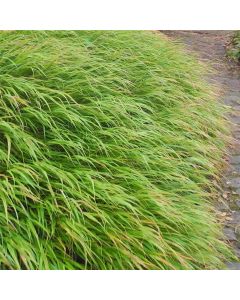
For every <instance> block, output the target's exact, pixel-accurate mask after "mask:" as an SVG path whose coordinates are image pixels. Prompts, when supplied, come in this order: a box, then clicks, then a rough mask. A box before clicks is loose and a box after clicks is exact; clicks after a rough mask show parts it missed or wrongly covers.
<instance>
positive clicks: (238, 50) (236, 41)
mask: <svg viewBox="0 0 240 300" xmlns="http://www.w3.org/2000/svg"><path fill="white" fill-rule="evenodd" d="M227 55H228V57H229V58H231V59H233V60H235V61H237V62H239V63H240V31H236V32H235V33H234V35H233V37H232V40H231V43H230V45H229V47H228V49H227Z"/></svg>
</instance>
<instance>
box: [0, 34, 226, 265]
mask: <svg viewBox="0 0 240 300" xmlns="http://www.w3.org/2000/svg"><path fill="white" fill-rule="evenodd" d="M0 53H1V58H0V60H1V63H0V70H1V72H0V83H1V84H0V97H1V101H0V198H1V201H0V224H1V225H0V226H1V230H0V235H1V238H0V266H1V269H26V268H27V269H199V268H220V267H222V262H223V261H224V258H225V257H226V256H228V255H229V251H228V249H227V247H226V246H225V244H224V243H223V242H222V241H221V230H220V229H219V226H218V225H217V224H216V219H215V215H214V212H213V209H212V206H211V204H210V201H209V200H210V199H211V197H212V196H213V194H214V187H213V183H212V181H213V180H212V179H214V180H217V178H218V177H217V173H218V167H219V164H221V157H222V152H223V149H224V139H225V133H226V129H225V128H226V124H225V122H224V120H223V118H222V114H223V108H222V107H221V105H220V104H219V103H217V102H216V101H215V99H214V95H213V93H212V92H210V90H209V87H208V86H207V84H206V83H204V82H203V80H202V79H201V77H202V76H203V73H204V72H203V68H202V67H201V66H199V65H198V64H197V63H196V62H195V60H194V59H192V58H190V57H189V56H187V55H185V54H183V53H182V52H181V50H180V49H179V46H177V45H174V44H172V43H170V42H169V41H168V40H167V39H166V38H164V36H162V35H159V34H155V33H152V32H137V31H135V32H124V31H122V32H111V31H108V32H101V31H91V32H86V31H79V32H69V31H65V32H61V31H59V32H58V31H55V32H51V31H48V32H41V31H35V32H34V31H33V32H27V31H25V32H16V31H10V32H1V34H0ZM211 178H212V179H211Z"/></svg>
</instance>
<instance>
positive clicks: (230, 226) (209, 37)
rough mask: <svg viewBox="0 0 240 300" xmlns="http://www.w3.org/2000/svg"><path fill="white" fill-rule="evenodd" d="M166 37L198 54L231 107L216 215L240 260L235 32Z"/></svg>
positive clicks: (239, 73)
mask: <svg viewBox="0 0 240 300" xmlns="http://www.w3.org/2000/svg"><path fill="white" fill-rule="evenodd" d="M162 32H163V33H164V34H166V35H167V36H169V37H170V38H173V39H174V40H180V41H181V42H183V43H184V44H185V45H186V48H187V49H188V50H189V51H191V52H193V51H194V52H196V54H197V55H198V57H199V59H200V60H203V61H207V62H208V63H210V64H211V65H212V66H213V67H214V68H215V69H216V71H217V72H216V74H214V75H211V78H209V80H211V81H214V82H215V83H217V84H218V85H220V87H221V88H222V89H221V90H222V99H221V100H223V101H224V103H225V104H227V105H228V106H230V107H231V113H230V114H229V118H230V120H231V121H232V123H233V128H232V134H233V137H234V139H233V142H232V144H231V145H230V147H229V151H228V152H229V153H228V158H227V160H228V161H229V166H228V168H227V170H225V174H224V178H223V186H222V191H221V197H220V198H219V201H218V204H217V212H218V213H219V215H220V218H221V219H222V220H223V222H224V233H225V238H226V240H227V241H228V242H229V243H230V244H231V245H232V247H233V248H234V251H235V253H236V255H237V257H238V258H239V259H240V66H238V65H237V64H235V63H232V62H230V61H229V60H228V59H227V58H226V56H225V53H226V52H225V46H226V45H228V43H229V40H230V37H231V35H232V34H233V32H232V31H221V30H220V31H162ZM227 267H228V268H229V269H233V270H240V260H239V262H229V263H228V264H227Z"/></svg>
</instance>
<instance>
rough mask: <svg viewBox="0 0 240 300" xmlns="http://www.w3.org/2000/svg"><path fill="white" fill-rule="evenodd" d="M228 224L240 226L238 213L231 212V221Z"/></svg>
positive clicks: (239, 213) (239, 214)
mask: <svg viewBox="0 0 240 300" xmlns="http://www.w3.org/2000/svg"><path fill="white" fill-rule="evenodd" d="M228 223H229V224H233V225H237V224H239V226H240V211H239V210H238V211H233V212H232V213H231V220H229V222H228Z"/></svg>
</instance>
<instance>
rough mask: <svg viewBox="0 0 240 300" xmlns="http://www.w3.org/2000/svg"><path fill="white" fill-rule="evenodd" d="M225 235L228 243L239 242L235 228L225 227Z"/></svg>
mask: <svg viewBox="0 0 240 300" xmlns="http://www.w3.org/2000/svg"><path fill="white" fill-rule="evenodd" d="M223 232H224V235H225V237H226V240H228V241H237V236H236V234H235V231H234V228H231V227H225V228H224V229H223Z"/></svg>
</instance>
